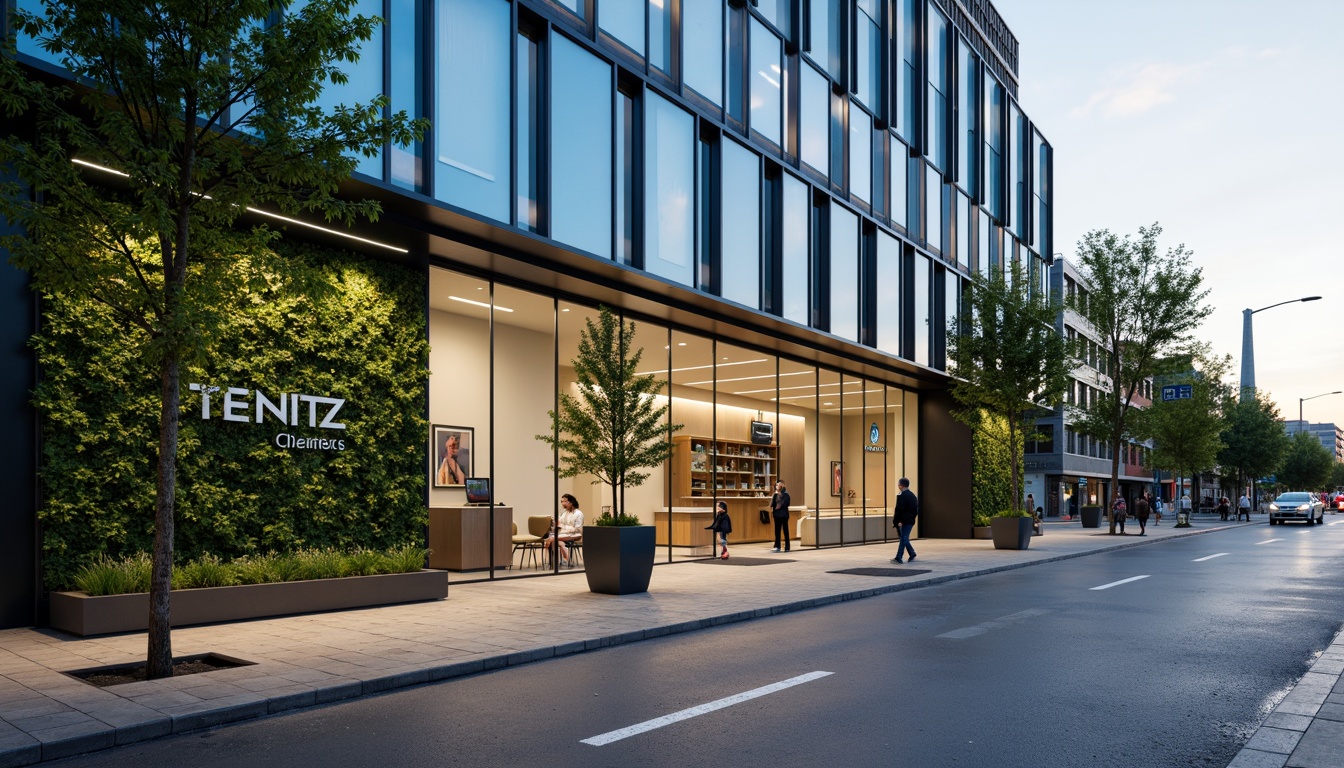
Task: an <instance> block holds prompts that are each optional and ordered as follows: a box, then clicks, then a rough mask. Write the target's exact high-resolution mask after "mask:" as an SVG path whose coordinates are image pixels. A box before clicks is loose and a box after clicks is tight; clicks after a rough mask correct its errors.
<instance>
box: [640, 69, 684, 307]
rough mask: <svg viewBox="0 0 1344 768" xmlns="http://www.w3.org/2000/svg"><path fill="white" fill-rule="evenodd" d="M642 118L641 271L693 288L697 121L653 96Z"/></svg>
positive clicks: (646, 99) (649, 94) (648, 97)
mask: <svg viewBox="0 0 1344 768" xmlns="http://www.w3.org/2000/svg"><path fill="white" fill-rule="evenodd" d="M644 103H645V105H646V110H645V118H644V269H645V270H646V271H648V272H649V273H651V274H654V275H658V276H660V277H665V278H667V279H668V280H671V281H673V282H676V283H680V284H682V285H690V286H694V285H695V279H696V274H695V266H696V264H695V226H696V220H695V201H696V196H695V181H696V179H695V161H696V150H695V145H696V139H695V119H694V118H693V117H692V116H691V114H690V113H689V112H687V111H686V110H684V109H682V108H680V107H678V106H676V105H675V104H673V103H672V102H670V101H668V100H667V99H664V98H662V97H661V96H658V95H657V94H655V93H653V92H652V91H646V92H645V96H644Z"/></svg>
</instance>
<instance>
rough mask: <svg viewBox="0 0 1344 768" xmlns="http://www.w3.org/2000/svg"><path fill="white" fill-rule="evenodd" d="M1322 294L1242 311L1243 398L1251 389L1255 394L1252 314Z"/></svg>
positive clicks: (1314, 298)
mask: <svg viewBox="0 0 1344 768" xmlns="http://www.w3.org/2000/svg"><path fill="white" fill-rule="evenodd" d="M1319 298H1321V297H1320V296H1304V297H1302V298H1300V299H1290V300H1288V301H1280V302H1279V303H1278V304H1270V305H1269V306H1268V307H1261V308H1259V309H1250V308H1249V307H1248V308H1246V309H1243V310H1242V311H1241V399H1243V400H1245V399H1246V392H1247V390H1250V393H1251V396H1252V397H1254V396H1255V341H1254V336H1253V334H1252V332H1251V315H1254V314H1255V313H1256V312H1264V311H1265V310H1266V309H1273V308H1275V307H1282V306H1283V305H1284V304H1296V303H1297V302H1299V301H1316V300H1317V299H1319Z"/></svg>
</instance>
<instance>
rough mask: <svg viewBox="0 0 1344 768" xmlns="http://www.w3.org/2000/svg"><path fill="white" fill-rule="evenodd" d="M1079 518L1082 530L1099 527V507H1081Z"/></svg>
mask: <svg viewBox="0 0 1344 768" xmlns="http://www.w3.org/2000/svg"><path fill="white" fill-rule="evenodd" d="M1081 517H1082V518H1083V527H1084V528H1100V527H1101V507H1083V509H1082V513H1081Z"/></svg>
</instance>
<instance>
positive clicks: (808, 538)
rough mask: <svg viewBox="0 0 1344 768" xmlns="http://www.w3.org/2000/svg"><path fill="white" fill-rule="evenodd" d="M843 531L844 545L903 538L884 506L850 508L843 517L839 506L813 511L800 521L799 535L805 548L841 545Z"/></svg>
mask: <svg viewBox="0 0 1344 768" xmlns="http://www.w3.org/2000/svg"><path fill="white" fill-rule="evenodd" d="M865 512H866V513H867V514H866V515H865V514H864V513H865ZM916 529H918V526H916ZM842 533H843V534H844V535H843V543H845V544H857V543H859V542H868V541H883V540H887V541H895V540H896V539H898V538H900V537H899V536H898V535H897V533H896V528H895V527H894V526H893V525H892V524H891V514H890V513H889V512H888V511H886V510H884V509H868V510H860V509H857V508H848V509H846V510H845V514H844V517H841V516H840V510H839V509H822V510H814V511H812V512H811V513H809V514H808V515H806V516H804V517H803V519H802V520H800V521H799V523H798V536H799V538H800V539H801V541H802V545H803V546H805V547H813V546H817V545H821V546H826V545H829V544H840V543H841V541H842V536H841V534H842ZM915 536H917V530H916V531H911V537H912V538H913V537H915Z"/></svg>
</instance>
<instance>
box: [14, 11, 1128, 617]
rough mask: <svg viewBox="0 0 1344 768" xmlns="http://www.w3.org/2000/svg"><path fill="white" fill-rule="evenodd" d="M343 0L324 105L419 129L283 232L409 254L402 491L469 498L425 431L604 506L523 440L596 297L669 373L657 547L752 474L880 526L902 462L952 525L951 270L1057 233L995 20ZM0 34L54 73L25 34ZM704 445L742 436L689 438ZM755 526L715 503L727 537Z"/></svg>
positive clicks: (814, 506)
mask: <svg viewBox="0 0 1344 768" xmlns="http://www.w3.org/2000/svg"><path fill="white" fill-rule="evenodd" d="M19 2H20V4H21V5H22V6H23V7H26V8H27V7H33V8H35V7H37V3H35V2H33V0H19ZM357 12H358V13H361V14H365V15H376V16H380V17H382V18H384V19H385V20H386V24H385V26H384V27H383V28H382V29H381V30H380V31H379V33H378V34H377V35H376V36H375V38H374V39H373V40H371V41H369V42H368V43H367V44H366V45H365V47H364V50H363V52H362V57H361V59H360V61H359V63H358V64H357V65H352V66H351V68H350V72H349V74H350V82H349V83H348V84H347V85H345V86H343V87H340V88H335V87H333V88H331V89H330V91H329V93H327V94H324V97H323V100H322V101H323V104H324V105H327V106H331V105H336V104H339V103H352V102H356V101H366V100H367V99H368V98H370V97H372V96H375V95H377V94H379V93H385V94H387V95H388V96H389V98H390V100H391V109H392V110H394V111H395V110H406V111H407V112H409V113H410V114H411V115H412V116H425V117H428V118H430V119H431V121H432V128H431V130H430V132H429V134H428V135H427V136H426V137H425V138H424V141H422V142H420V143H417V144H416V145H414V146H412V147H409V148H405V149H402V148H395V147H388V148H387V149H386V150H385V151H384V152H382V153H381V154H380V155H378V156H377V157H373V158H366V159H364V160H363V161H362V163H361V166H360V169H359V170H360V172H359V174H357V176H356V178H355V179H354V181H353V182H352V183H351V184H350V185H349V194H350V195H352V196H363V197H372V198H375V199H378V200H379V201H380V202H381V203H382V205H383V207H384V212H385V213H384V217H383V219H382V221H381V222H380V223H379V224H378V225H377V226H374V227H368V228H367V229H366V230H365V231H361V232H359V233H358V234H359V235H360V236H361V237H363V238H366V240H367V241H372V243H371V244H370V243H369V242H365V243H352V242H351V241H349V240H346V239H343V238H341V237H339V236H337V235H327V234H321V233H313V232H311V231H308V230H304V231H302V232H299V231H291V232H290V233H289V235H290V237H291V238H294V239H298V238H304V239H311V240H313V241H314V242H316V243H319V244H321V245H324V246H328V247H336V248H341V249H344V250H349V251H353V252H355V253H357V254H361V255H362V256H363V257H365V258H368V259H374V260H381V261H388V262H391V263H394V264H397V265H400V266H403V267H405V268H408V269H410V270H413V271H415V272H416V273H417V274H418V275H419V279H420V280H421V281H422V283H423V285H424V291H425V295H426V297H427V301H426V306H424V307H423V308H422V309H421V310H420V311H421V312H422V313H423V317H424V325H425V328H426V331H425V332H426V334H427V338H428V342H429V346H430V352H429V356H428V368H429V373H430V374H431V375H430V376H429V384H428V387H427V393H426V400H427V406H426V408H425V412H424V414H423V418H425V420H426V421H427V422H428V425H430V434H427V435H426V436H425V439H424V441H423V442H422V443H421V444H420V445H418V446H415V447H414V448H415V450H417V451H419V452H421V454H422V455H423V457H424V472H423V477H421V478H417V479H416V482H417V483H419V484H420V485H421V486H423V488H424V497H425V498H424V503H425V504H426V505H427V506H431V507H433V506H442V505H450V504H458V503H461V502H462V501H463V499H464V496H463V489H462V488H461V487H460V486H457V485H455V484H451V483H449V484H445V483H441V482H439V480H440V478H439V475H438V473H437V472H436V471H435V465H436V464H437V463H438V462H439V460H440V454H439V452H440V451H442V450H444V448H443V446H442V445H440V444H439V443H440V440H439V439H438V436H445V440H446V436H447V435H448V434H449V433H455V434H457V435H458V440H459V442H458V445H463V444H464V443H463V441H465V447H466V449H467V450H466V455H465V456H461V457H460V458H462V459H464V460H466V461H468V462H469V463H470V465H471V466H470V474H472V475H476V476H481V477H490V478H492V479H493V480H494V485H493V492H494V496H495V498H496V499H497V500H500V501H504V502H507V503H508V504H509V505H510V506H511V507H512V509H513V522H514V523H515V524H516V525H518V528H519V530H526V526H527V519H528V518H529V517H532V516H537V515H551V514H552V513H553V512H554V510H555V506H556V498H557V497H558V495H559V494H560V493H563V492H572V493H574V494H575V495H577V496H578V497H579V500H580V502H581V506H582V507H583V508H584V509H585V510H586V511H587V512H588V514H589V516H590V519H591V517H592V516H595V515H596V514H597V512H598V511H599V510H600V508H601V507H602V506H604V505H605V504H607V503H610V502H609V500H608V499H606V498H604V496H603V493H604V491H603V490H602V488H601V487H600V486H595V485H592V484H590V483H588V482H587V481H586V479H584V478H579V479H577V480H573V481H561V480H559V479H557V478H556V476H555V474H554V473H553V472H551V471H550V470H548V469H547V467H548V466H549V465H551V464H553V463H554V461H555V456H554V455H553V454H552V453H551V452H550V450H549V449H548V448H547V447H546V446H545V445H544V444H543V443H541V442H540V441H538V440H536V439H535V436H536V435H537V434H539V433H542V432H546V431H548V430H549V429H550V426H549V419H548V417H547V411H548V410H551V409H553V408H555V406H556V402H557V397H558V395H559V393H562V392H566V391H569V390H570V388H572V386H573V381H574V373H573V370H572V367H571V366H570V361H571V360H572V359H573V357H574V355H575V352H576V349H577V343H578V342H577V340H578V334H579V332H580V329H581V328H582V327H583V323H584V320H585V319H587V318H591V317H593V316H594V315H595V312H596V308H597V307H598V306H599V305H605V306H609V307H612V308H613V309H615V310H617V311H618V312H620V313H621V314H622V315H623V316H625V317H626V318H628V319H633V320H635V321H636V322H637V323H638V325H639V343H640V346H641V348H642V349H643V350H644V359H643V364H642V372H644V373H651V374H654V375H657V376H659V377H660V378H662V379H663V380H664V381H665V383H666V388H665V389H664V396H665V397H666V399H667V402H668V403H669V405H670V406H671V414H670V417H669V418H670V422H669V423H672V424H682V425H684V426H683V428H682V429H681V430H679V431H678V432H677V433H676V434H675V435H674V443H675V444H676V445H677V446H678V451H679V453H677V454H676V455H674V457H673V460H672V461H671V462H670V463H669V464H668V466H666V467H664V468H662V469H660V470H656V471H655V472H654V476H653V477H652V478H651V479H650V481H649V482H648V483H646V484H645V485H644V486H641V487H640V488H638V489H636V490H635V491H634V492H633V494H632V495H631V496H630V497H629V498H627V502H626V504H627V511H630V512H633V513H635V514H637V515H639V516H640V517H641V518H643V519H644V521H645V522H648V523H653V524H657V525H658V526H659V528H660V533H659V536H660V541H661V542H663V543H664V544H665V545H666V546H667V559H669V560H670V559H673V558H674V557H679V556H685V555H691V554H694V553H695V547H693V546H690V545H691V544H693V543H694V542H692V541H691V539H690V538H688V537H687V536H683V535H682V534H681V533H678V531H681V530H682V529H686V530H692V529H693V528H694V526H691V527H689V528H688V527H687V526H686V525H684V521H685V519H687V518H684V517H683V516H684V515H691V514H696V513H698V512H699V511H703V509H705V508H707V507H708V506H709V505H710V504H711V501H712V499H713V498H714V497H715V496H718V497H724V498H728V499H729V501H730V503H731V504H732V505H733V508H734V520H735V521H738V520H739V519H742V520H744V521H745V520H751V519H754V518H755V514H756V511H757V508H758V507H759V506H761V504H762V501H763V498H764V497H766V496H768V488H769V485H770V484H771V483H772V481H773V480H776V479H782V480H785V481H787V482H788V483H789V484H790V490H791V491H792V493H793V499H794V502H795V505H797V511H796V517H798V518H800V522H799V523H798V524H797V527H796V529H795V532H796V533H797V534H799V535H801V536H802V543H804V544H807V543H811V544H814V545H818V546H820V545H823V544H847V543H856V542H865V541H874V540H879V541H880V540H884V539H886V538H887V537H888V536H889V533H890V532H889V531H888V530H886V523H885V520H886V518H887V515H888V512H889V508H890V507H891V504H892V500H893V499H894V488H895V484H896V480H897V479H898V478H899V477H901V476H902V475H905V476H909V477H911V478H912V480H913V485H914V489H915V490H916V491H917V492H918V493H920V494H921V498H922V500H923V510H924V514H923V516H922V517H921V535H924V536H947V537H961V536H969V535H970V527H971V523H970V488H969V481H970V447H969V446H970V438H969V434H968V431H967V430H966V429H965V428H964V427H962V426H961V425H959V424H957V423H956V422H954V421H953V420H952V419H951V417H950V415H949V409H950V407H951V399H950V397H949V396H948V395H947V391H946V390H947V377H946V376H945V374H944V373H943V369H944V367H945V350H946V329H947V326H948V319H949V318H952V317H954V316H955V314H956V310H957V307H958V306H959V305H960V301H961V296H962V293H963V291H964V290H965V289H966V286H967V283H968V280H969V278H970V277H971V276H972V275H974V274H976V273H981V274H988V273H990V272H991V271H1001V270H1003V269H1004V265H1005V264H1007V263H1009V262H1020V263H1022V265H1023V269H1024V272H1025V273H1026V274H1027V275H1028V276H1029V279H1030V280H1031V281H1032V282H1033V284H1035V285H1040V286H1041V289H1042V290H1045V288H1046V283H1047V280H1048V275H1049V261H1050V253H1051V252H1052V243H1051V231H1052V225H1051V211H1052V190H1051V176H1052V173H1051V168H1052V161H1053V158H1052V150H1051V148H1050V145H1049V143H1048V142H1047V141H1046V140H1045V138H1044V136H1043V134H1042V132H1041V131H1040V129H1039V128H1038V127H1037V126H1035V125H1034V124H1033V123H1032V122H1031V121H1030V119H1029V118H1028V117H1027V115H1026V114H1025V113H1024V112H1023V110H1022V109H1021V107H1020V106H1019V105H1018V103H1017V93H1018V74H1017V41H1016V39H1015V38H1014V37H1013V35H1012V33H1011V31H1010V30H1009V29H1008V28H1007V26H1006V25H1005V24H1004V23H1003V20H1002V19H1001V18H1000V17H999V15H998V13H997V12H996V11H995V10H994V8H993V6H992V4H990V3H989V2H983V1H982V0H966V1H964V2H963V1H962V0H894V1H893V2H877V1H876V0H854V1H853V2H851V1H850V0H811V2H805V0H770V1H768V2H766V1H762V2H759V3H757V2H751V3H744V2H737V1H736V0H733V1H731V2H730V1H727V0H670V1H668V2H659V1H657V0H650V2H647V3H646V2H641V1H640V0H362V2H360V3H358V4H357ZM19 54H20V57H21V59H22V61H23V62H24V63H25V64H27V65H29V66H31V67H34V68H39V69H44V70H46V71H48V72H51V73H53V74H59V69H58V68H57V67H55V66H54V64H53V62H50V61H47V60H45V58H46V55H45V53H44V52H43V51H42V50H41V49H40V47H38V46H37V45H36V43H35V42H34V41H32V40H25V39H21V40H20V41H19ZM4 284H5V286H6V290H7V299H6V301H5V304H4V306H5V312H6V313H7V316H10V317H11V319H12V320H13V322H12V323H8V324H6V325H5V328H6V329H7V330H6V333H7V334H9V336H8V337H7V338H8V340H9V342H10V343H9V345H8V347H7V351H6V353H5V354H6V355H7V358H6V365H5V366H3V367H0V368H2V369H3V370H4V374H3V381H0V384H2V385H3V389H2V390H0V391H3V392H4V394H5V398H6V399H5V401H4V402H5V405H4V407H5V408H7V409H9V410H10V411H11V422H10V423H11V425H12V426H11V429H10V430H8V431H7V432H6V433H5V436H4V437H3V439H2V440H0V452H3V455H6V456H12V457H15V460H14V461H13V462H7V463H5V464H4V466H5V467H6V477H5V479H6V482H7V485H6V487H8V488H10V489H19V492H18V493H17V494H11V496H12V498H21V499H22V501H21V502H16V503H12V504H10V505H8V506H7V507H6V508H5V510H4V512H3V515H4V517H3V518H2V519H0V526H3V527H4V529H5V530H6V531H7V532H9V533H14V534H17V535H6V536H5V537H0V538H3V539H4V541H6V542H7V543H6V544H5V546H7V547H11V549H12V551H6V552H5V553H4V556H3V557H0V568H4V569H5V570H4V573H3V578H0V584H3V588H0V590H2V591H3V593H4V594H3V595H0V598H3V615H2V616H0V626H12V625H21V624H26V623H32V622H33V621H34V620H37V619H39V618H40V612H41V595H42V593H43V587H42V585H41V584H40V583H38V582H39V580H38V577H37V576H36V574H39V573H41V572H42V563H41V560H42V556H43V555H42V545H41V542H40V541H39V540H38V538H37V533H36V526H35V524H34V520H35V513H36V510H37V508H38V505H39V504H40V503H41V501H40V499H39V497H38V493H37V489H36V486H35V483H34V480H33V478H34V477H35V471H36V467H35V458H34V457H35V456H36V455H37V452H36V450H35V446H36V445H37V444H38V440H39V439H40V438H39V437H38V433H39V432H40V429H41V424H39V421H38V418H37V416H36V414H35V413H34V412H33V411H32V409H31V407H30V406H29V405H28V396H27V392H28V391H30V390H31V389H32V387H33V385H34V382H35V381H36V380H37V378H38V377H39V375H40V373H39V372H38V371H36V370H35V366H34V363H33V359H32V357H31V353H30V352H29V351H28V350H27V348H26V347H25V343H26V339H27V338H28V337H29V336H30V335H31V334H32V333H34V332H35V331H36V330H37V325H38V323H37V319H36V317H37V316H36V311H35V307H34V300H33V298H32V296H31V294H29V293H28V292H27V291H26V290H25V284H26V282H25V279H24V277H23V276H22V275H21V274H19V273H16V272H14V271H13V270H12V269H11V268H9V267H5V268H4ZM287 386H290V385H289V384H286V383H281V384H278V385H277V389H278V390H283V391H297V390H291V389H285V387H287ZM294 386H297V385H294ZM341 386H342V383H341V382H340V381H335V382H333V384H332V387H333V394H335V395H337V396H343V395H340V388H341ZM187 402H188V407H190V403H191V402H192V401H191V400H190V399H189V398H188V400H187ZM753 422H766V423H770V424H771V425H772V429H773V442H772V443H771V444H769V445H768V446H760V447H756V446H754V445H753V444H752V443H751V442H750V436H751V429H752V423H753ZM223 426H224V428H230V429H232V428H238V429H241V428H242V427H239V426H237V425H223ZM1058 432H1059V433H1060V434H1065V435H1066V436H1068V437H1070V438H1071V435H1067V432H1066V429H1065V427H1064V425H1060V426H1059V428H1058ZM257 439H258V440H259V441H261V442H263V443H264V441H265V440H267V439H269V436H268V435H258V438H257ZM1068 443H1069V445H1070V446H1071V448H1070V451H1069V455H1070V456H1071V457H1073V456H1077V458H1078V460H1082V459H1083V458H1084V457H1086V459H1087V460H1088V461H1099V460H1100V458H1102V457H1099V456H1097V455H1096V449H1095V447H1093V448H1091V449H1089V448H1088V447H1087V446H1074V445H1073V441H1072V440H1071V439H1070V440H1069V441H1068ZM1064 444H1065V441H1062V440H1061V441H1057V445H1059V446H1060V448H1061V449H1062V448H1063V447H1064ZM698 447H703V448H706V450H705V451H697V450H696V449H697V448H698ZM1075 448H1077V449H1078V450H1079V452H1078V453H1077V454H1075V453H1073V450H1074V449H1075ZM730 449H732V450H737V451H743V450H747V451H749V452H750V455H748V454H747V453H739V454H738V455H736V456H733V457H732V458H730V459H725V460H723V461H713V460H709V461H704V460H703V459H704V457H700V456H697V454H700V453H706V454H712V453H724V454H728V453H729V451H730ZM758 451H764V453H765V455H763V456H759V455H757V452H758ZM1089 451H1090V452H1089ZM697 459H701V462H697ZM746 459H750V460H751V461H750V462H747V461H746ZM1071 461H1072V459H1071ZM1089 466H1090V465H1089ZM748 467H749V468H748ZM1061 470H1062V468H1061ZM1068 471H1069V472H1074V467H1073V464H1070V465H1069V469H1068ZM1056 474H1058V473H1056ZM1068 477H1069V478H1072V477H1074V475H1073V474H1070V475H1068ZM1066 479H1067V478H1063V477H1058V478H1057V479H1056V485H1057V486H1062V485H1064V484H1066ZM1070 487H1072V486H1070ZM739 515H740V516H741V517H740V518H739ZM802 518H806V520H803V519H802ZM847 518H858V520H855V521H854V524H852V525H851V524H850V522H849V521H848V520H847ZM807 520H811V521H812V522H811V523H808V522H807ZM809 525H810V531H811V533H810V535H809ZM738 531H741V532H742V533H741V534H740V535H739V534H738ZM760 534H761V532H759V531H755V530H754V529H753V528H751V527H750V526H744V525H743V524H742V523H741V522H738V523H737V524H736V525H735V537H737V538H739V539H742V538H753V537H759V538H763V537H764V536H763V535H760ZM508 565H511V563H500V562H492V564H491V567H490V568H489V569H488V571H486V572H482V573H476V574H466V577H476V578H495V577H497V576H500V575H507V574H506V573H505V571H504V569H505V568H506V567H507V566H508ZM512 572H513V571H509V573H512ZM458 578H461V576H458V575H454V579H458ZM35 596H36V597H35Z"/></svg>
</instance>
